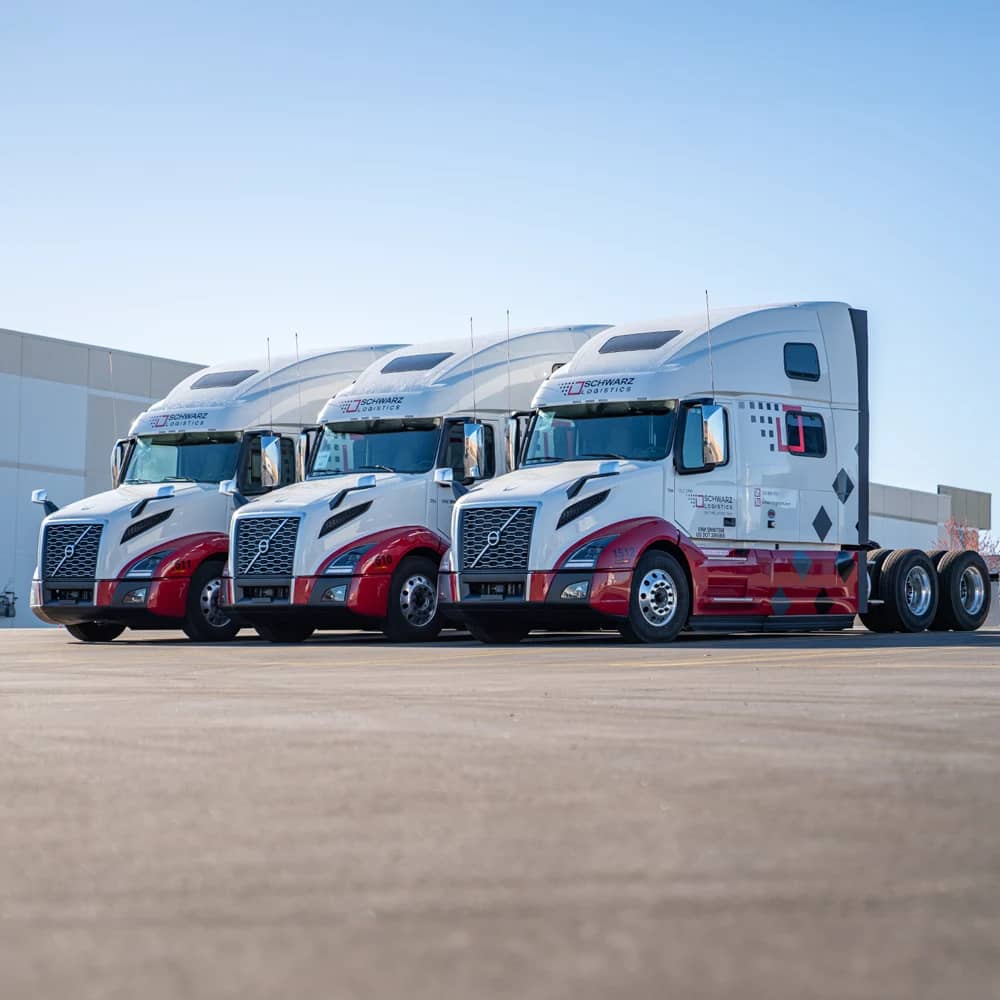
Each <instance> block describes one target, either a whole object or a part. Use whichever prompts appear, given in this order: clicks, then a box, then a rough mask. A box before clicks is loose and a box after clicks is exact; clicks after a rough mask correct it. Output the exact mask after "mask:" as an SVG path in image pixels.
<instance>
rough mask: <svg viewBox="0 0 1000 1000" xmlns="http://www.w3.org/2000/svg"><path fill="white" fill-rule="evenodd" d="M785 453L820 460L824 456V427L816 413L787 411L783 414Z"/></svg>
mask: <svg viewBox="0 0 1000 1000" xmlns="http://www.w3.org/2000/svg"><path fill="white" fill-rule="evenodd" d="M784 450H785V451H789V452H791V453H792V454H793V455H808V456H811V457H812V458H822V457H823V456H824V455H826V427H825V426H824V424H823V418H822V417H821V416H820V415H819V414H818V413H802V412H801V411H800V410H789V411H788V412H787V413H786V414H785V448H784Z"/></svg>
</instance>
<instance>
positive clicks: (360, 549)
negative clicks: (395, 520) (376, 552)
mask: <svg viewBox="0 0 1000 1000" xmlns="http://www.w3.org/2000/svg"><path fill="white" fill-rule="evenodd" d="M373 548H375V543H374V542H373V543H371V544H370V545H359V546H357V547H356V548H353V549H348V550H347V551H346V552H341V554H340V555H339V556H337V558H336V559H334V560H333V562H332V563H330V565H329V566H327V567H326V569H325V570H323V576H341V575H344V576H347V575H350V574H351V573H353V572H354V570H355V567H356V566H357V565H358V563H359V562H361V560H362V558H364V555H365V553H367V552H370V551H371V550H372V549H373Z"/></svg>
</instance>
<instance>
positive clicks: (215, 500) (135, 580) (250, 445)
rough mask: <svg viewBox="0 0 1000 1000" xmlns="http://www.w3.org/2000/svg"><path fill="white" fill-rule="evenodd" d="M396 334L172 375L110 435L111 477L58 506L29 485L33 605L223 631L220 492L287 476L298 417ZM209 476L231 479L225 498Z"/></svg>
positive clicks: (192, 630) (76, 622)
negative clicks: (156, 396)
mask: <svg viewBox="0 0 1000 1000" xmlns="http://www.w3.org/2000/svg"><path fill="white" fill-rule="evenodd" d="M397 346H398V345H395V344H391V345H389V344H387V345H377V346H370V347H350V348H345V349H343V350H336V351H328V352H324V353H317V354H311V355H309V356H307V357H304V358H302V359H301V360H286V361H276V362H275V363H274V364H273V365H268V364H267V363H266V362H262V361H254V362H250V363H246V364H242V363H241V364H222V365H215V366H213V367H210V368H204V369H202V370H201V371H198V372H195V373H194V374H193V375H190V376H189V377H188V378H186V379H184V380H183V381H182V382H180V383H179V384H178V385H177V386H176V387H175V388H174V389H172V390H171V392H170V393H169V395H167V396H166V397H165V398H164V399H162V400H160V401H159V402H158V403H154V404H153V405H152V406H151V407H150V408H149V409H148V410H146V411H145V412H144V413H141V414H140V415H139V416H138V417H137V418H136V419H135V421H134V422H133V424H132V427H131V429H130V431H129V435H128V437H127V438H125V439H123V440H121V441H119V442H117V443H116V445H115V448H114V452H113V456H112V486H113V488H112V489H111V490H109V491H108V492H106V493H100V494H98V495H96V496H92V497H86V498H85V499H83V500H80V501H78V502H76V503H72V504H69V505H67V506H66V507H63V508H61V509H60V508H58V507H56V505H55V504H54V503H53V502H52V500H50V499H49V498H48V496H47V494H46V492H45V490H36V491H35V492H34V494H33V495H32V499H33V500H34V501H35V502H36V503H40V504H42V505H43V506H44V508H45V512H46V515H47V516H46V517H45V519H44V521H43V522H42V526H41V530H40V533H39V541H38V566H37V568H36V570H35V576H34V580H33V582H32V589H31V607H32V610H33V611H34V613H35V614H36V615H37V616H38V617H39V618H40V619H41V620H42V621H44V622H49V623H53V624H59V625H65V626H66V628H67V630H68V631H69V632H70V633H71V634H72V635H73V636H75V637H76V638H77V639H80V640H82V641H85V642H97V641H103V642H107V641H109V640H112V639H115V638H117V637H118V636H119V635H120V634H121V633H122V632H123V631H124V629H125V628H126V627H129V628H135V629H144V628H157V629H163V628H167V629H169V628H180V629H183V630H184V632H185V633H186V634H187V635H188V636H189V637H190V638H192V639H197V640H205V641H207V640H221V639H229V638H232V637H233V636H234V635H235V634H236V632H237V630H238V628H239V625H238V623H237V622H235V621H233V620H232V619H231V618H230V617H229V616H227V615H225V614H223V613H222V612H221V610H220V606H219V586H220V577H221V574H222V567H223V565H224V563H225V560H226V554H227V546H228V543H229V533H228V528H229V518H230V515H231V513H232V510H233V506H234V504H237V503H242V502H243V501H244V499H246V498H252V497H257V496H261V495H263V494H265V493H268V492H269V491H270V490H271V489H273V488H275V487H277V486H280V485H284V484H287V483H291V482H293V481H294V480H295V478H296V445H297V442H298V436H299V433H300V431H301V428H302V427H303V425H304V424H305V423H307V422H311V420H312V417H313V415H314V414H315V413H316V409H317V407H318V406H320V405H321V403H322V401H323V400H325V399H327V398H328V397H329V396H330V394H331V393H332V392H335V391H337V390H338V389H340V388H342V387H343V386H346V385H348V384H349V383H350V382H352V381H353V380H354V379H355V378H356V377H357V376H358V374H359V373H360V372H361V371H362V370H363V369H364V368H366V367H367V366H368V364H369V363H370V362H371V361H372V360H373V359H374V358H377V357H379V356H381V355H383V354H385V353H386V352H387V351H389V350H392V349H394V348H395V347H397ZM306 414H308V416H306ZM221 481H235V486H234V489H233V490H232V492H234V493H235V494H236V496H235V498H234V497H232V496H228V495H223V494H221V493H220V490H219V485H220V482H221Z"/></svg>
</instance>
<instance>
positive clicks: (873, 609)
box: [858, 549, 896, 632]
mask: <svg viewBox="0 0 1000 1000" xmlns="http://www.w3.org/2000/svg"><path fill="white" fill-rule="evenodd" d="M892 553H893V550H892V549H875V551H874V552H869V553H868V596H869V598H871V597H874V598H877V599H879V600H881V599H882V594H881V589H880V588H881V584H882V567H883V566H884V565H885V561H886V559H888V558H889V556H891V555H892ZM858 617H859V618H860V619H861V624H862V625H864V627H865V628H866V629H868V631H869V632H893V631H895V628H896V626H895V624H894V623H893V619H892V616H891V615H890V614H889V613H888V611H887V609H886V605H885V604H875V605H869V607H868V610H867V611H866V612H865V613H864V614H863V615H859V616H858Z"/></svg>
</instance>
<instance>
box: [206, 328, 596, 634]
mask: <svg viewBox="0 0 1000 1000" xmlns="http://www.w3.org/2000/svg"><path fill="white" fill-rule="evenodd" d="M605 328H606V327H605V326H602V325H591V326H566V327H546V328H540V329H532V330H525V331H519V332H514V333H511V334H510V336H509V337H508V336H506V335H504V334H494V335H489V336H483V337H477V338H476V340H475V346H474V348H473V346H472V344H471V343H470V340H469V339H468V338H463V339H461V340H447V341H440V342H436V343H428V344H420V345H415V346H412V347H408V348H406V349H404V350H399V351H395V352H393V353H392V354H389V355H387V356H385V357H383V358H380V359H379V360H378V361H377V362H375V363H374V364H373V365H371V366H370V367H369V368H368V369H367V370H366V371H365V372H364V373H363V374H362V375H361V376H360V377H359V378H358V380H357V382H355V383H354V384H353V385H352V386H350V387H349V388H348V389H345V390H343V391H341V392H340V393H339V394H337V395H336V396H334V397H333V398H332V399H331V400H330V401H329V402H328V403H327V405H326V406H325V407H324V408H323V410H322V412H321V413H320V415H319V423H320V425H321V426H320V427H319V428H317V429H316V433H315V434H314V435H313V436H312V442H311V445H310V446H309V448H308V449H307V450H308V472H307V474H306V476H305V480H304V481H303V482H300V483H297V484H295V485H293V486H289V487H287V488H284V489H281V490H276V491H275V492H274V493H272V494H271V495H270V496H268V497H266V498H262V499H261V500H258V501H257V502H255V503H253V504H249V505H247V506H245V507H242V508H240V509H239V510H238V511H236V513H235V515H234V516H233V519H232V524H231V526H230V551H231V558H230V564H229V574H230V575H229V576H228V577H227V579H226V581H225V588H226V600H225V605H224V606H225V609H226V611H227V612H228V613H229V614H231V615H234V616H237V617H238V618H239V620H240V621H242V622H245V623H247V624H252V625H254V626H255V627H256V628H257V630H258V632H259V633H260V634H261V635H262V636H263V637H265V638H267V639H271V640H273V641H280V642H295V641H301V640H303V639H306V638H307V637H308V636H309V635H311V634H312V632H313V631H314V630H315V629H338V628H350V629H357V628H368V629H380V630H382V631H383V632H384V633H385V634H386V635H387V636H388V637H390V638H391V639H395V640H410V641H413V640H422V639H430V638H433V637H434V636H435V635H437V633H438V631H439V629H440V627H441V621H440V618H439V616H438V614H437V601H436V592H437V569H438V564H439V562H440V559H441V554H442V553H443V552H444V551H445V549H446V548H447V547H448V531H449V526H450V522H451V509H452V506H453V504H454V502H455V495H456V493H461V492H463V491H465V490H467V489H471V491H472V492H473V493H474V492H475V491H476V489H478V488H479V487H480V486H482V485H483V484H486V483H489V482H491V481H492V480H493V478H494V477H495V476H499V475H501V474H502V473H504V472H506V471H508V469H509V468H510V465H509V458H508V449H507V448H506V447H505V432H506V430H507V425H508V418H509V415H510V413H511V411H512V410H517V409H518V408H524V407H526V406H527V405H528V403H529V402H530V401H531V398H532V396H533V394H534V392H535V390H536V389H537V387H538V384H539V383H540V382H542V381H543V380H544V379H545V378H546V377H547V376H549V375H550V374H551V372H552V371H553V369H554V368H555V367H558V365H560V364H563V363H565V362H567V361H568V360H569V359H570V358H571V357H572V356H573V354H574V353H575V352H576V350H577V349H578V348H579V347H580V346H581V345H582V344H584V343H585V342H586V341H587V339H588V338H589V337H591V336H593V335H594V334H595V333H597V332H598V331H600V330H603V329H605Z"/></svg>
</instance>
